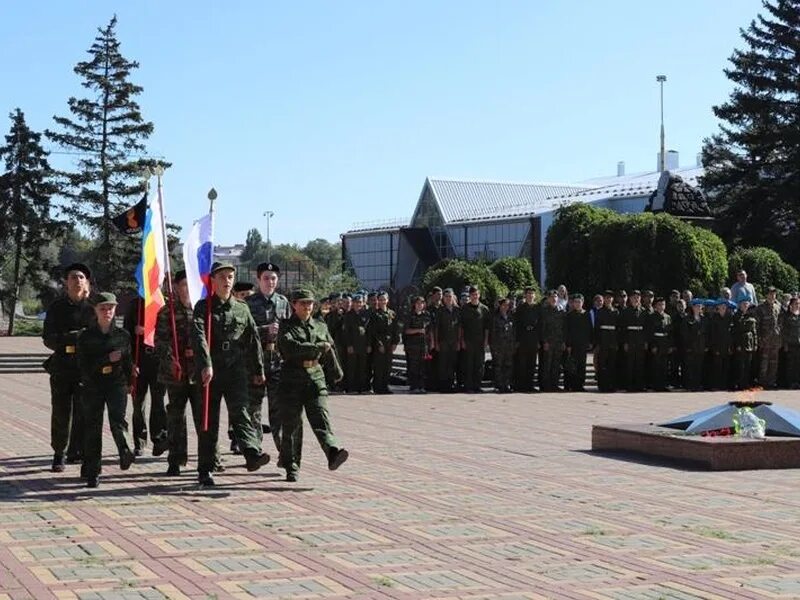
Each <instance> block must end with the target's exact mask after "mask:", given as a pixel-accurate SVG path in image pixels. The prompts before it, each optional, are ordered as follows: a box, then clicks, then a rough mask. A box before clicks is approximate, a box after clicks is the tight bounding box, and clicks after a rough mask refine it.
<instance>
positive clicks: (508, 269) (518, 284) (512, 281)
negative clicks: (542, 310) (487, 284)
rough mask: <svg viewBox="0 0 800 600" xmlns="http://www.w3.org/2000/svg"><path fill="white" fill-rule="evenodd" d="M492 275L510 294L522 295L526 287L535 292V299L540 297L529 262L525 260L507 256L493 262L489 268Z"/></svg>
mask: <svg viewBox="0 0 800 600" xmlns="http://www.w3.org/2000/svg"><path fill="white" fill-rule="evenodd" d="M489 269H491V271H492V273H494V274H495V275H496V276H497V278H498V279H499V280H500V281H501V282H502V283H503V284H504V285H505V286H506V287H507V288H508V289H509V291H511V292H515V293H522V291H523V290H524V289H525V288H526V287H529V286H530V287H533V288H534V289H535V290H536V296H537V298H541V297H542V291H541V289H540V288H539V283H538V282H537V281H536V277H535V276H534V275H533V267H532V266H531V261H529V260H528V259H527V258H515V257H511V256H508V257H506V258H500V259H498V260H496V261H494V262H493V263H492V264H491V266H490V267H489Z"/></svg>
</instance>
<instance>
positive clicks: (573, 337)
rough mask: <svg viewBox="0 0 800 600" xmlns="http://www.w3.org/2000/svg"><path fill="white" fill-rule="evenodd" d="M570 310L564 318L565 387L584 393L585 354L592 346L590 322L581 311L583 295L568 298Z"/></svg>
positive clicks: (587, 315) (586, 314)
mask: <svg viewBox="0 0 800 600" xmlns="http://www.w3.org/2000/svg"><path fill="white" fill-rule="evenodd" d="M570 304H571V307H570V308H571V310H570V311H569V312H568V313H567V314H566V316H565V317H564V340H565V342H566V345H567V361H568V363H569V368H568V369H565V376H564V378H565V382H564V384H565V387H566V389H568V390H569V391H571V392H584V391H586V390H585V389H584V386H585V385H586V354H587V353H588V351H589V349H590V348H591V346H592V322H591V321H590V320H589V314H588V313H587V312H586V311H585V310H583V294H573V295H572V296H571V298H570Z"/></svg>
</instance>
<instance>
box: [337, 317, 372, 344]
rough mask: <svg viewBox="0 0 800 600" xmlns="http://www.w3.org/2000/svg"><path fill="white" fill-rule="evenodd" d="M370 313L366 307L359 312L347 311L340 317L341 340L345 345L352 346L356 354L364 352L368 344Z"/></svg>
mask: <svg viewBox="0 0 800 600" xmlns="http://www.w3.org/2000/svg"><path fill="white" fill-rule="evenodd" d="M369 322H370V315H369V311H368V310H366V309H361V310H360V311H359V312H355V311H353V310H351V311H348V312H347V314H345V315H344V318H343V319H342V341H343V342H344V345H345V346H347V347H351V346H352V348H353V350H354V351H355V352H356V353H358V354H364V353H365V352H366V351H367V347H368V346H369V337H368V336H367V328H368V327H369Z"/></svg>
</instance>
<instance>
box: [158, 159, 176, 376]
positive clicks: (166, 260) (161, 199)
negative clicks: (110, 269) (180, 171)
mask: <svg viewBox="0 0 800 600" xmlns="http://www.w3.org/2000/svg"><path fill="white" fill-rule="evenodd" d="M155 173H156V178H157V180H158V196H157V201H158V207H159V209H160V212H161V224H160V225H161V241H162V244H163V245H164V247H163V249H162V250H163V253H164V277H165V278H166V280H167V293H168V294H169V322H170V327H171V329H172V356H173V358H174V359H175V362H176V364H178V369H176V371H177V372H176V373H174V375H175V376H176V377H175V378H176V379H180V377H178V375H180V360H181V359H180V350H179V349H178V326H177V324H176V322H175V294H174V293H173V289H172V267H171V265H170V263H171V261H170V256H169V243H168V241H167V218H166V216H164V196H163V195H162V193H161V178H162V177H163V175H164V167H163V166H162V165H158V166H157V167H156V168H155ZM173 369H174V367H173Z"/></svg>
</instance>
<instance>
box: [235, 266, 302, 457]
mask: <svg viewBox="0 0 800 600" xmlns="http://www.w3.org/2000/svg"><path fill="white" fill-rule="evenodd" d="M280 273H281V270H280V268H279V267H278V265H276V264H275V263H271V262H263V263H261V264H259V265H258V266H257V267H256V277H257V278H258V292H256V293H253V294H252V295H250V296H247V298H246V300H245V301H246V302H247V307H248V308H249V309H250V314H251V315H253V320H254V321H255V323H256V327H257V328H258V337H259V341H260V343H261V350H262V353H263V355H264V371H265V377H266V383H265V384H263V385H257V384H255V383H253V382H252V381H251V385H250V390H249V391H250V404H249V406H248V411H249V413H250V420H251V421H252V422H253V427H255V430H256V434H257V435H258V436H259V439H262V440H263V427H262V425H261V421H262V418H261V413H262V411H263V406H264V395H266V396H267V415H268V418H269V426H270V431H271V432H272V439H273V441H274V442H275V448H276V449H277V450H280V447H281V409H280V399H279V398H278V384H279V383H280V378H281V357H280V355H279V354H278V347H277V341H278V329H279V327H280V323H281V322H282V321H285V320H286V319H288V318H289V317H290V316H291V308H290V307H289V300H287V298H286V296H283V295H282V294H278V293H277V292H276V291H275V290H276V289H277V287H278V279H279V278H280ZM300 442H301V443H302V439H301V440H300Z"/></svg>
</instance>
